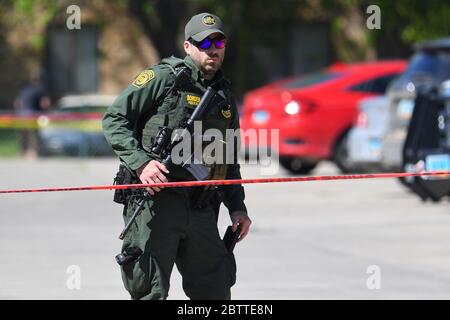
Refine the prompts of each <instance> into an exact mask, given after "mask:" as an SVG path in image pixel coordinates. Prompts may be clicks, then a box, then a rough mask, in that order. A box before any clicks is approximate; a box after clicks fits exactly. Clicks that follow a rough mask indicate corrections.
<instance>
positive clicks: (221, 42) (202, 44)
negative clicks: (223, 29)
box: [190, 37, 226, 50]
mask: <svg viewBox="0 0 450 320" xmlns="http://www.w3.org/2000/svg"><path fill="white" fill-rule="evenodd" d="M190 42H191V43H192V44H193V45H194V46H196V47H197V48H200V49H203V50H207V49H209V48H211V46H212V45H213V43H214V46H215V47H216V49H223V48H225V42H226V40H225V38H223V37H219V38H214V39H210V38H205V39H203V40H202V41H195V40H194V39H192V38H191V39H190Z"/></svg>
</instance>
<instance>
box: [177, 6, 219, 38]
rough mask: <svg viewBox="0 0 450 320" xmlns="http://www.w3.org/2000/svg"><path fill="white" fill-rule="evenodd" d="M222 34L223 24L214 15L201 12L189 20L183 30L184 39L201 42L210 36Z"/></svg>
mask: <svg viewBox="0 0 450 320" xmlns="http://www.w3.org/2000/svg"><path fill="white" fill-rule="evenodd" d="M216 32H218V33H221V34H223V35H224V36H225V33H224V32H223V23H222V20H220V18H219V17H218V16H216V15H214V14H211V13H208V12H203V13H199V14H197V15H195V16H193V17H192V18H191V20H189V22H188V23H187V24H186V27H185V28H184V39H185V40H188V39H189V38H192V39H194V40H195V41H202V40H203V39H205V38H206V37H208V36H209V35H210V34H213V33H216Z"/></svg>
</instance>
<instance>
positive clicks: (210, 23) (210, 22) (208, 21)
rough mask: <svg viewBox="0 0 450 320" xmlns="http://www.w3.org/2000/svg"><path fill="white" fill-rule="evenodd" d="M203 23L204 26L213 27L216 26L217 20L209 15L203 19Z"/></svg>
mask: <svg viewBox="0 0 450 320" xmlns="http://www.w3.org/2000/svg"><path fill="white" fill-rule="evenodd" d="M202 22H203V24H204V25H207V26H213V25H215V24H216V19H214V17H213V16H211V15H209V14H208V15H206V16H204V17H203V19H202Z"/></svg>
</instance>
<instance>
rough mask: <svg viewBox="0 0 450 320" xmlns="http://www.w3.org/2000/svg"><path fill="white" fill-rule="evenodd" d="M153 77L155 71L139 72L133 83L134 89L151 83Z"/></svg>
mask: <svg viewBox="0 0 450 320" xmlns="http://www.w3.org/2000/svg"><path fill="white" fill-rule="evenodd" d="M154 77H155V71H153V70H145V71H143V72H141V73H140V74H139V75H138V76H137V77H136V79H134V81H133V86H135V87H136V88H142V87H143V86H144V85H145V84H146V83H148V82H149V81H151V80H152V79H153V78H154Z"/></svg>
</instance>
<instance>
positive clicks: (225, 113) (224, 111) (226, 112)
mask: <svg viewBox="0 0 450 320" xmlns="http://www.w3.org/2000/svg"><path fill="white" fill-rule="evenodd" d="M221 112H222V115H223V116H224V117H225V118H227V119H228V118H229V117H231V109H230V108H222V110H221Z"/></svg>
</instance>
